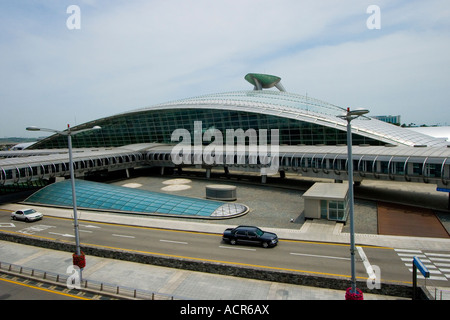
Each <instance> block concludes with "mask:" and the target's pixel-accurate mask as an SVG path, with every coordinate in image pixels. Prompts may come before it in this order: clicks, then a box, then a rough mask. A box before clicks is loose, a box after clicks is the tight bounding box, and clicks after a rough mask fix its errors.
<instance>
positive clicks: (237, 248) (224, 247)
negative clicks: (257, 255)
mask: <svg viewBox="0 0 450 320" xmlns="http://www.w3.org/2000/svg"><path fill="white" fill-rule="evenodd" d="M219 248H222V249H234V250H246V251H256V249H251V248H240V247H227V246H219Z"/></svg>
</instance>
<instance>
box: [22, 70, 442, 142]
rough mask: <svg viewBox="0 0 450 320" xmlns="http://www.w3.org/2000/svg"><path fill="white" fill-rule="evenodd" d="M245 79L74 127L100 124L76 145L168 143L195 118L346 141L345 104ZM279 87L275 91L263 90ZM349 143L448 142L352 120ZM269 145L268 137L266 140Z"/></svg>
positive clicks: (276, 82) (293, 136)
mask: <svg viewBox="0 0 450 320" xmlns="http://www.w3.org/2000/svg"><path fill="white" fill-rule="evenodd" d="M246 79H247V80H248V81H249V82H250V83H251V84H252V85H254V90H247V91H235V92H225V93H218V94H209V95H205V96H200V97H193V98H187V99H182V100H178V101H173V102H168V103H163V104H159V105H155V106H150V107H147V108H143V109H138V110H133V111H129V112H126V113H122V114H117V115H113V116H111V117H106V118H102V119H96V120H93V121H90V122H88V123H85V124H82V125H79V126H77V127H74V128H73V130H78V129H84V128H90V127H93V126H100V127H102V130H101V131H98V132H86V133H82V134H79V135H77V136H76V138H75V139H74V141H73V146H74V147H76V148H91V147H120V146H124V145H131V144H138V143H165V144H170V143H173V141H171V135H172V133H173V132H174V131H175V130H176V129H186V130H188V131H189V132H191V133H193V132H194V122H195V121H201V122H202V130H203V132H205V131H207V130H208V129H211V128H214V129H217V130H220V131H221V132H223V133H225V131H226V130H227V129H242V130H244V131H247V130H248V129H254V130H259V129H266V130H268V131H270V130H271V129H278V130H279V143H280V145H288V146H302V145H325V146H336V145H342V144H346V143H347V140H346V121H345V120H343V119H340V118H339V117H338V116H339V115H342V113H343V112H345V109H344V108H341V107H338V106H335V105H332V104H330V103H327V102H324V101H320V100H317V99H314V98H311V97H308V96H303V95H299V94H294V93H288V92H286V91H284V88H283V87H282V86H281V85H280V80H281V79H280V78H278V77H275V76H269V75H261V74H248V75H247V76H246ZM271 87H278V88H279V89H280V90H279V91H277V90H276V89H275V90H264V89H269V88H271ZM352 127H353V138H352V139H353V144H354V145H370V146H383V145H400V146H428V147H444V146H446V145H447V141H443V140H439V139H434V138H431V137H429V136H427V135H423V134H420V133H417V132H410V131H408V130H404V129H403V128H400V127H398V126H394V125H391V124H387V123H385V122H383V121H379V120H376V119H371V120H370V121H368V120H367V118H360V119H356V120H354V121H352ZM269 143H270V141H269ZM66 147H67V141H66V139H65V138H64V137H62V136H58V135H54V136H51V137H49V138H47V139H44V140H42V141H39V142H38V143H36V144H34V145H33V146H31V147H29V149H53V148H66Z"/></svg>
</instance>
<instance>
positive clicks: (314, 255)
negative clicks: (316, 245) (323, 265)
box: [290, 252, 350, 260]
mask: <svg viewBox="0 0 450 320" xmlns="http://www.w3.org/2000/svg"><path fill="white" fill-rule="evenodd" d="M290 254H292V255H294V256H306V257H314V258H326V259H337V260H350V258H344V257H333V256H320V255H316V254H306V253H297V252H291V253H290Z"/></svg>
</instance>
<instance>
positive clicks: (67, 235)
mask: <svg viewBox="0 0 450 320" xmlns="http://www.w3.org/2000/svg"><path fill="white" fill-rule="evenodd" d="M49 234H55V235H57V236H63V237H69V238H75V236H74V235H71V234H68V233H57V232H49Z"/></svg>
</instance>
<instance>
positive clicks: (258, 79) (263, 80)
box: [244, 73, 281, 89]
mask: <svg viewBox="0 0 450 320" xmlns="http://www.w3.org/2000/svg"><path fill="white" fill-rule="evenodd" d="M244 79H245V80H247V81H248V82H249V83H251V84H252V85H254V86H257V84H258V83H259V84H261V86H262V87H263V88H266V89H268V88H272V87H274V86H275V85H276V84H277V83H279V82H280V81H281V78H280V77H277V76H272V75H270V74H260V73H248V74H247V75H246V76H245V77H244Z"/></svg>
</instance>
